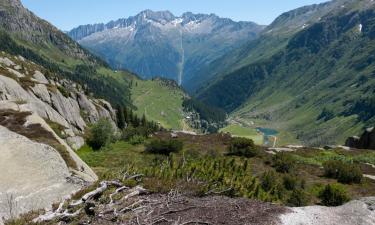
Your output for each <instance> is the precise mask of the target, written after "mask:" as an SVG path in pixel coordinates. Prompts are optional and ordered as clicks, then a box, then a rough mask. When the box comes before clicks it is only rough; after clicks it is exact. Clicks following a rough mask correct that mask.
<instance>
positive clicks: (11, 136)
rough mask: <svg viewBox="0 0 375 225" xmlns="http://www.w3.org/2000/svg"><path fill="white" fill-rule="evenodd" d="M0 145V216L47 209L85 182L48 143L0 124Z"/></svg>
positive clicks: (5, 216)
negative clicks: (72, 171)
mask: <svg viewBox="0 0 375 225" xmlns="http://www.w3.org/2000/svg"><path fill="white" fill-rule="evenodd" d="M0 146H1V147H0V154H1V157H0V183H1V185H0V218H2V217H4V218H10V217H13V216H17V215H19V214H21V213H26V212H28V211H30V210H34V209H43V208H49V207H51V205H52V204H53V203H54V202H58V201H61V200H63V198H64V197H65V196H68V195H70V194H72V193H73V192H75V191H78V190H80V189H81V188H82V187H83V186H84V185H85V181H84V180H82V179H81V178H79V177H77V176H73V175H72V173H71V172H70V171H69V168H68V167H67V166H66V164H65V162H64V160H63V159H62V158H61V156H60V155H59V153H58V152H57V151H56V150H55V149H54V148H52V147H50V146H48V145H44V144H40V143H36V142H33V141H31V140H29V139H28V138H26V137H24V136H21V135H19V134H17V133H14V132H11V131H10V130H8V129H7V128H5V127H2V126H0ZM0 220H1V219H0ZM0 224H1V221H0Z"/></svg>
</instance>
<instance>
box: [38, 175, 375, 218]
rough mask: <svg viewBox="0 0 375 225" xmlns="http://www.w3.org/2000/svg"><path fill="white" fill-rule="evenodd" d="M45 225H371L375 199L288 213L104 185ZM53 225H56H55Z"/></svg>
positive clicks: (252, 203)
mask: <svg viewBox="0 0 375 225" xmlns="http://www.w3.org/2000/svg"><path fill="white" fill-rule="evenodd" d="M34 222H40V223H42V224H55V223H59V224H94V225H106V224H129V225H133V224H134V225H138V224H161V225H175V224H179V225H186V224H206V225H211V224H212V225H216V224H230V225H253V224H257V225H336V224H340V225H371V224H375V197H368V198H362V199H360V200H354V201H351V202H349V203H347V204H345V205H343V206H339V207H330V208H329V207H322V206H310V207H301V208H288V207H284V206H280V205H277V204H272V203H265V202H261V201H257V200H249V199H244V198H229V197H224V196H208V197H204V198H198V197H188V196H185V195H182V194H180V193H179V192H178V191H174V190H172V191H171V192H169V193H168V194H152V193H148V191H147V190H145V189H143V188H142V187H140V186H136V187H133V188H128V187H126V186H123V185H122V184H121V183H120V182H117V181H111V182H101V184H100V186H99V187H98V188H97V189H95V190H93V191H90V192H88V193H87V194H85V195H83V197H81V198H80V199H78V200H75V201H67V202H63V203H61V204H60V206H59V207H57V206H56V207H55V210H54V211H49V212H46V213H45V214H44V215H41V216H39V217H38V218H37V219H34ZM51 222H52V223H51Z"/></svg>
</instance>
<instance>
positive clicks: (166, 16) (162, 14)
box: [136, 9, 175, 22]
mask: <svg viewBox="0 0 375 225" xmlns="http://www.w3.org/2000/svg"><path fill="white" fill-rule="evenodd" d="M136 17H137V18H141V19H148V20H153V21H157V22H169V21H172V20H173V19H175V15H173V14H172V13H171V12H170V11H152V10H149V9H148V10H145V11H142V12H141V13H139V14H138V15H137V16H136Z"/></svg>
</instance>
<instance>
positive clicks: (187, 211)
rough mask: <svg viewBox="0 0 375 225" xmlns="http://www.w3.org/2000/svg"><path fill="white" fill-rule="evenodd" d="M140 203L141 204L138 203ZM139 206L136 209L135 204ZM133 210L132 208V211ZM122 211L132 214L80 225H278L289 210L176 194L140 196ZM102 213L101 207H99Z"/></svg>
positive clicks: (94, 219)
mask: <svg viewBox="0 0 375 225" xmlns="http://www.w3.org/2000/svg"><path fill="white" fill-rule="evenodd" d="M139 202H140V203H139ZM137 203H139V205H138V206H137V208H138V209H137V208H135V209H134V204H137ZM129 206H131V207H129ZM122 207H129V208H132V207H133V209H132V210H130V209H129V213H125V214H123V215H121V216H118V217H116V216H113V214H111V215H109V214H108V216H105V215H104V216H103V215H95V216H94V217H91V218H90V217H87V216H86V218H84V219H82V220H81V221H80V223H81V224H85V223H86V224H94V225H105V224H129V225H133V224H135V225H138V224H159V225H172V224H180V225H182V224H207V225H211V224H212V225H214V224H215V225H220V224H230V225H247V224H248V225H250V224H251V225H274V224H275V225H276V224H280V222H281V221H280V220H279V217H280V215H281V214H283V213H287V212H289V210H288V209H286V208H285V207H282V206H278V205H275V204H271V203H264V202H260V201H256V200H248V199H242V198H237V199H233V198H228V197H223V196H210V197H205V198H196V197H186V196H182V195H179V194H177V193H172V194H171V193H170V194H167V195H161V194H151V195H144V196H139V198H137V199H133V200H132V201H131V202H127V204H126V205H123V206H122ZM96 208H97V209H100V207H96Z"/></svg>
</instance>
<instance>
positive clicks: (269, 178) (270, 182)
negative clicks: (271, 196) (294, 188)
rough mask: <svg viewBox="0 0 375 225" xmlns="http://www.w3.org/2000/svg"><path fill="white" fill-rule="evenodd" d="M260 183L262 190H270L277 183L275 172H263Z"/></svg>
mask: <svg viewBox="0 0 375 225" xmlns="http://www.w3.org/2000/svg"><path fill="white" fill-rule="evenodd" d="M260 184H261V187H262V188H263V190H265V191H271V190H272V189H273V188H274V187H276V186H277V185H278V175H277V173H276V172H275V171H273V170H270V171H267V172H264V173H263V175H262V176H261V178H260Z"/></svg>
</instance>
